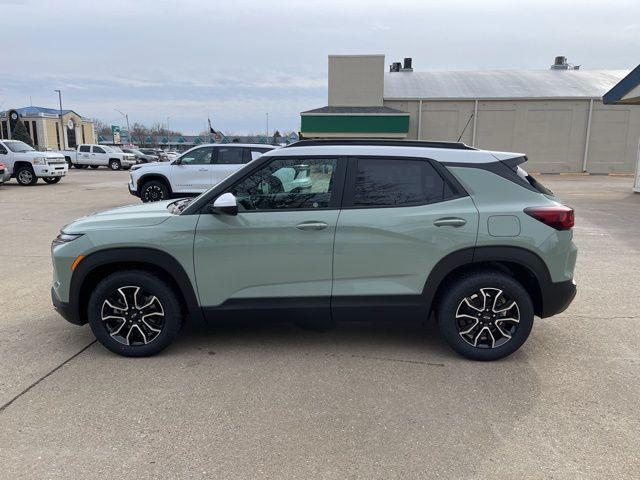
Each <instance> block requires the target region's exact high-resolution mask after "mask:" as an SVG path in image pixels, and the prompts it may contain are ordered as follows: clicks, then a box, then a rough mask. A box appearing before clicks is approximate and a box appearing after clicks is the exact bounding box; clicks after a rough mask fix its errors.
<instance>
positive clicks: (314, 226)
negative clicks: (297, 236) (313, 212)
mask: <svg viewBox="0 0 640 480" xmlns="http://www.w3.org/2000/svg"><path fill="white" fill-rule="evenodd" d="M328 226H329V225H327V224H326V223H324V222H302V223H299V224H298V225H296V228H297V229H298V230H324V229H325V228H327V227H328Z"/></svg>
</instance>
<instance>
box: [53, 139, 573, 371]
mask: <svg viewBox="0 0 640 480" xmlns="http://www.w3.org/2000/svg"><path fill="white" fill-rule="evenodd" d="M525 161H526V157H525V156H523V155H522V154H516V153H502V152H490V151H484V150H476V149H473V148H471V147H468V146H466V145H464V144H460V143H442V142H409V141H384V140H306V141H300V142H297V143H295V144H292V145H290V146H288V147H285V148H280V149H277V150H272V151H270V152H268V153H265V154H264V155H263V156H261V157H260V158H258V159H256V160H254V161H252V162H250V163H248V164H246V165H245V166H244V167H243V168H242V169H240V170H239V171H237V172H236V173H234V174H232V175H231V176H230V177H228V178H226V179H225V180H223V181H222V182H221V183H219V184H217V185H216V186H214V187H213V188H211V189H210V190H208V191H206V192H205V193H203V194H201V195H200V196H198V197H196V198H191V199H182V200H171V201H164V202H157V203H148V204H140V205H132V206H126V207H120V208H115V209H113V210H108V211H105V212H101V213H96V214H92V215H89V216H87V217H84V218H82V219H79V220H77V221H75V222H73V223H71V224H69V225H67V226H65V227H64V228H63V229H62V231H61V233H60V235H59V236H58V237H57V238H56V239H55V240H54V242H53V245H52V255H53V264H54V274H53V275H54V276H53V288H52V297H53V304H54V306H55V308H56V309H57V310H58V311H59V312H60V313H61V314H62V316H63V317H65V318H66V319H67V320H69V321H70V322H71V323H74V324H77V325H82V324H85V323H87V322H88V323H89V324H90V325H91V329H92V330H93V332H94V334H95V336H96V337H97V338H98V340H99V341H100V342H101V343H102V344H103V345H104V346H105V347H106V348H108V349H109V350H111V351H113V352H116V353H119V354H121V355H127V356H145V355H152V354H155V353H157V352H159V351H160V350H162V349H163V348H165V347H166V346H167V345H169V344H170V343H171V342H172V341H173V339H174V338H175V337H176V335H177V334H178V332H179V330H180V327H181V325H182V323H183V322H184V321H185V319H187V318H188V319H190V320H191V321H204V320H211V319H217V318H220V319H227V318H237V317H242V316H249V315H253V316H254V317H255V316H259V317H258V318H261V319H265V320H267V319H269V320H271V319H276V320H287V321H290V320H292V321H297V322H302V323H305V324H307V325H310V326H314V327H316V328H325V327H327V326H330V325H332V324H333V323H335V322H338V321H349V320H365V321H370V320H379V319H386V320H390V321H403V320H406V319H418V320H424V319H427V318H428V317H430V316H431V314H434V317H435V319H436V320H437V322H438V325H439V328H440V331H441V332H442V335H443V337H444V338H445V340H446V341H447V342H448V343H449V345H451V347H453V349H454V350H456V351H457V352H458V353H460V354H462V355H464V356H465V357H468V358H472V359H477V360H494V359H498V358H502V357H505V356H507V355H509V354H511V353H513V352H514V351H515V350H517V349H518V348H519V347H520V346H521V345H522V344H523V343H524V342H525V340H526V339H527V337H528V336H529V332H530V331H531V327H532V325H533V318H534V315H537V316H539V317H549V316H551V315H555V314H557V313H559V312H562V311H563V310H564V309H565V308H567V306H568V305H569V304H570V303H571V301H572V300H573V298H574V296H575V292H576V287H575V284H574V282H573V280H572V279H573V269H574V265H575V261H576V253H577V251H576V247H575V246H574V244H573V242H572V230H571V228H572V226H573V221H574V220H573V218H574V217H573V210H572V209H570V208H568V207H566V206H564V205H562V204H561V203H559V201H558V200H557V199H556V197H555V196H554V195H553V193H552V192H551V191H549V190H548V189H546V188H545V187H544V186H542V185H541V184H540V183H539V182H538V181H536V180H535V179H534V178H532V177H531V176H530V175H528V174H527V173H526V172H525V171H524V170H523V169H522V168H521V167H520V165H521V164H522V163H523V162H525ZM283 178H287V179H288V181H287V182H283V180H282V179H283ZM297 179H303V180H304V182H297V181H296V180H297Z"/></svg>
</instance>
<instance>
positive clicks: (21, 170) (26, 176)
mask: <svg viewBox="0 0 640 480" xmlns="http://www.w3.org/2000/svg"><path fill="white" fill-rule="evenodd" d="M16 180H17V181H18V183H19V184H20V185H22V186H25V187H26V186H28V185H34V184H35V183H36V182H37V181H38V177H36V174H35V173H34V172H33V169H32V168H31V167H30V166H27V165H24V166H21V167H18V169H17V171H16Z"/></svg>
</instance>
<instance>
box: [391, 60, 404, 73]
mask: <svg viewBox="0 0 640 480" xmlns="http://www.w3.org/2000/svg"><path fill="white" fill-rule="evenodd" d="M401 66H402V64H401V63H400V62H393V63H392V64H391V65H389V71H390V72H399V71H400V67H401Z"/></svg>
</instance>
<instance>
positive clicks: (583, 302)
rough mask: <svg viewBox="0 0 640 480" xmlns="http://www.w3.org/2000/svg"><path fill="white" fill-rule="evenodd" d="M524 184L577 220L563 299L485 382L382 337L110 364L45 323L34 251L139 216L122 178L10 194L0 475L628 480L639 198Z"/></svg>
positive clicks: (246, 333)
mask: <svg viewBox="0 0 640 480" xmlns="http://www.w3.org/2000/svg"><path fill="white" fill-rule="evenodd" d="M542 178H543V183H544V184H545V185H547V186H548V187H550V188H551V189H552V190H555V191H557V192H558V193H559V195H560V196H561V197H562V199H563V200H564V201H565V202H566V203H567V204H569V205H571V206H573V207H575V208H576V227H575V236H576V243H577V244H578V247H579V248H580V256H579V258H578V266H577V268H576V280H577V282H578V284H579V291H578V297H577V298H576V300H575V301H574V303H573V304H572V305H571V307H570V308H569V310H567V311H566V312H564V313H563V314H562V315H560V316H559V317H555V318H552V319H549V320H538V321H537V323H536V324H535V326H534V329H533V332H532V334H531V337H530V339H529V341H528V343H527V344H526V345H525V347H523V349H522V350H521V351H519V352H517V353H516V354H514V355H513V356H512V357H509V358H508V359H507V360H506V361H501V362H497V363H495V362H494V363H492V364H478V363H473V362H469V361H466V360H463V359H461V358H459V357H457V356H456V355H455V354H454V353H452V352H450V351H449V350H448V349H447V347H446V346H445V345H444V344H443V342H442V341H440V340H439V339H438V338H435V336H437V335H438V334H437V330H436V329H435V328H433V327H432V326H427V327H425V328H422V327H420V326H414V325H407V324H403V323H401V322H397V323H394V324H389V325H376V326H373V327H372V326H371V325H366V326H362V325H358V324H354V325H343V326H340V327H339V328H338V329H336V330H334V331H331V332H328V333H322V334H321V333H312V332H306V331H303V330H300V329H298V328H296V327H294V326H292V325H264V324H261V323H260V321H259V319H254V320H253V321H248V322H246V323H243V324H239V325H224V324H223V325H215V326H209V327H206V328H190V329H188V330H187V331H186V332H185V334H184V335H181V336H180V338H179V340H178V341H177V343H176V345H175V346H173V347H171V348H169V349H168V350H167V351H166V352H165V353H163V354H162V355H160V356H158V357H154V358H152V359H142V360H139V361H131V360H125V359H122V358H119V357H117V356H115V355H111V354H109V353H108V352H106V351H105V350H104V349H103V348H102V347H100V346H99V345H95V344H93V343H91V342H92V340H93V337H92V335H91V333H90V332H89V330H88V328H87V327H83V328H70V326H69V325H68V324H67V323H66V322H64V320H62V319H61V318H60V317H59V316H58V315H57V314H56V313H55V312H54V311H53V310H52V308H51V304H50V298H49V296H48V295H49V287H50V281H51V261H50V255H49V246H50V242H51V240H52V239H53V237H54V236H55V235H56V234H57V231H58V228H59V227H60V226H62V225H64V224H65V223H68V222H69V221H71V220H73V219H75V218H77V217H80V216H82V215H85V214H87V213H90V212H93V211H96V210H102V209H106V208H110V207H114V206H117V205H124V204H130V203H134V202H139V200H138V199H136V198H133V197H132V196H131V195H129V193H128V191H127V187H126V184H127V181H128V179H129V173H128V172H123V171H108V170H104V169H100V170H77V169H73V170H71V171H70V172H69V173H68V174H67V176H66V177H65V179H64V180H63V181H62V182H60V183H59V184H58V185H56V187H55V188H51V187H50V186H48V185H46V184H44V183H41V182H39V183H37V184H36V185H34V186H33V187H31V188H22V187H20V186H19V185H17V184H16V183H15V182H9V183H8V184H6V185H4V186H3V187H1V188H0V202H1V203H2V205H3V208H2V209H0V222H1V224H2V225H3V228H2V229H0V242H1V244H2V246H3V248H2V252H1V253H0V254H1V255H2V277H1V278H2V280H3V282H2V285H3V287H5V288H3V294H2V295H0V339H2V340H0V362H1V363H2V365H3V368H2V369H0V445H2V448H0V464H1V465H3V473H2V475H0V476H6V478H43V477H46V478H69V477H74V476H85V477H89V476H97V475H102V476H105V477H119V476H123V475H131V476H136V477H137V478H154V477H156V478H157V477H162V476H164V477H169V476H173V477H186V476H190V477H200V478H212V477H217V478H253V477H255V476H256V475H259V476H261V477H272V478H294V477H297V478H313V477H322V478H345V477H358V478H377V477H381V478H408V477H414V478H419V477H429V476H432V477H438V476H439V477H441V478H522V477H527V476H531V477H534V478H538V477H539V478H548V477H554V478H581V479H584V478H594V479H595V478H638V476H639V474H640V460H639V459H638V456H637V455H636V445H637V444H638V442H639V441H640V417H639V416H638V415H637V411H636V410H637V409H636V408H634V405H635V404H636V403H637V398H639V397H640V383H639V382H638V379H637V377H638V375H637V371H638V368H639V366H640V314H638V312H637V303H638V300H637V299H638V298H640V255H638V253H639V250H640V240H638V239H640V215H638V212H639V211H640V195H639V194H635V195H634V194H633V193H631V185H632V178H630V177H606V176H591V177H580V176H550V175H549V176H543V177H542ZM43 206H46V207H47V208H43ZM398 320H401V319H398ZM75 355H77V356H75ZM54 370H55V371H54ZM461 459H464V461H461ZM97 472H100V473H99V474H98V473H97ZM256 472H260V473H259V474H257V473H256Z"/></svg>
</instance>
